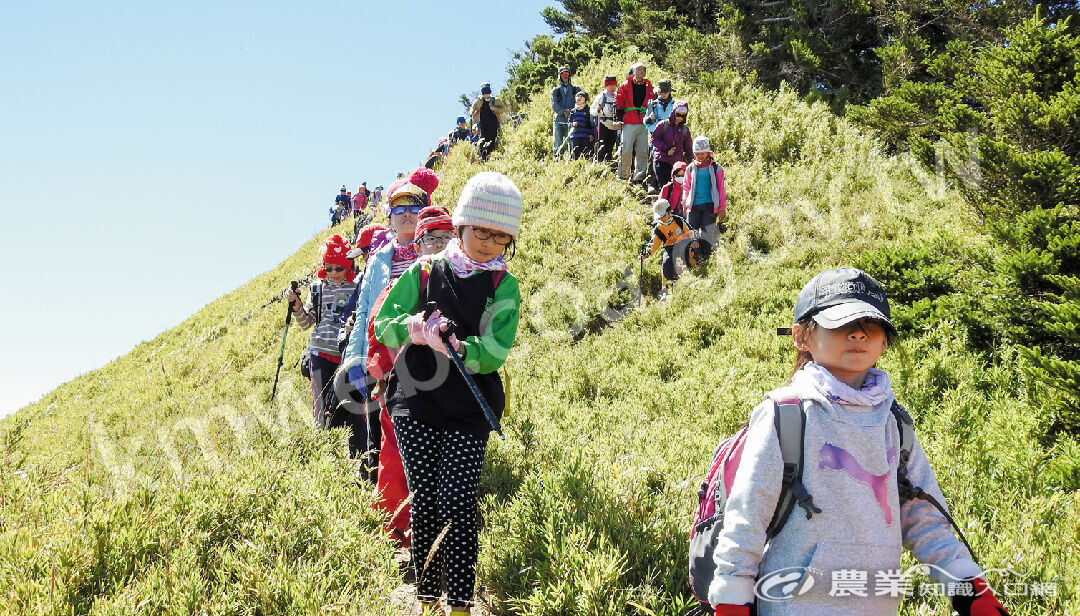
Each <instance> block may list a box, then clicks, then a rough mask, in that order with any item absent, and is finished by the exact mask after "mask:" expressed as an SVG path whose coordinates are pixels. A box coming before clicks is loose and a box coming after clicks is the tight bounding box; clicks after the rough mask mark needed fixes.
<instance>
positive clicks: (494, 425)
mask: <svg viewBox="0 0 1080 616" xmlns="http://www.w3.org/2000/svg"><path fill="white" fill-rule="evenodd" d="M438 308H439V306H438V304H436V303H435V302H428V304H427V309H426V310H425V311H424V317H425V318H426V317H429V316H431V313H433V312H435V311H436V310H438ZM453 330H454V328H453V327H452V326H451V327H448V328H447V331H445V332H442V339H443V342H444V343H445V344H446V351H447V353H449V354H450V360H451V361H453V362H454V365H455V366H457V369H458V371H459V372H461V376H462V378H464V379H465V384H466V385H468V386H469V391H471V392H472V394H473V396H475V397H476V401H477V402H478V403H480V410H482V411H484V417H485V418H486V419H487V421H488V424H490V425H491V429H492V430H494V431H495V433H496V434H498V435H499V438H501V439H503V440H504V441H505V440H506V435H505V434H503V431H502V424H500V423H499V418H498V417H496V416H495V411H493V410H491V405H489V404H488V401H487V400H486V399H484V394H482V393H480V388H479V387H477V386H476V381H474V380H473V378H472V376H471V375H470V374H469V371H468V370H466V369H465V364H464V363H462V361H461V356H460V355H458V354H457V351H456V350H455V349H454V345H452V344H450V334H451V333H453Z"/></svg>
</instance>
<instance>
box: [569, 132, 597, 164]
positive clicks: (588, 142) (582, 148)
mask: <svg viewBox="0 0 1080 616" xmlns="http://www.w3.org/2000/svg"><path fill="white" fill-rule="evenodd" d="M589 154H592V139H590V138H589V137H575V138H573V139H571V140H570V158H572V159H574V158H586V157H588V156H589Z"/></svg>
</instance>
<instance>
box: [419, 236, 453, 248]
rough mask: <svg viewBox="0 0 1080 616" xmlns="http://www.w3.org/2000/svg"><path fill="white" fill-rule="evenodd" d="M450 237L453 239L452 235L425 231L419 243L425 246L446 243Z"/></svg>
mask: <svg viewBox="0 0 1080 616" xmlns="http://www.w3.org/2000/svg"><path fill="white" fill-rule="evenodd" d="M452 239H454V236H453V235H431V234H430V233H425V234H424V237H422V238H420V243H421V244H423V245H425V246H435V245H437V244H446V243H448V242H449V241H450V240H452Z"/></svg>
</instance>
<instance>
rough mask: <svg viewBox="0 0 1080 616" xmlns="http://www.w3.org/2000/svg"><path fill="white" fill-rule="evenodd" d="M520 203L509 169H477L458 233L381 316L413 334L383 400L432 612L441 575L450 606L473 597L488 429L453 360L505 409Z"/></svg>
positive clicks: (391, 327)
mask: <svg viewBox="0 0 1080 616" xmlns="http://www.w3.org/2000/svg"><path fill="white" fill-rule="evenodd" d="M521 208H522V200H521V192H520V191H519V190H518V188H517V186H515V185H514V183H513V182H512V181H511V180H510V179H509V178H507V177H506V176H505V175H503V174H501V173H496V172H493V171H485V172H482V173H478V174H477V175H475V176H473V177H472V178H471V179H470V180H469V181H468V182H467V183H466V184H465V187H464V189H462V192H461V196H460V198H459V199H458V202H457V207H456V208H455V209H454V215H453V224H454V226H455V227H457V229H458V233H459V235H460V236H461V239H460V240H452V241H451V242H450V244H449V245H448V246H447V247H446V250H445V251H443V252H442V253H441V254H439V255H436V256H435V257H433V258H432V259H431V260H430V261H420V262H418V263H416V264H415V265H413V266H412V267H410V268H409V270H408V271H407V272H406V273H405V274H404V275H403V276H402V277H401V279H400V280H398V282H397V284H395V285H394V287H393V288H392V289H391V290H390V293H389V295H388V296H387V298H386V302H385V303H383V306H382V309H381V310H380V311H379V314H378V316H376V318H375V333H376V336H377V337H378V339H379V340H380V341H381V342H383V343H384V344H386V345H387V346H390V347H402V346H405V345H406V344H407V343H410V342H411V344H409V345H408V346H405V348H404V349H403V350H402V352H401V355H400V356H399V357H398V359H397V362H396V363H395V368H394V371H393V372H392V373H391V374H390V378H389V381H388V383H387V396H386V398H387V408H388V409H389V410H390V414H391V416H392V417H393V421H394V430H395V433H396V434H397V438H398V445H399V447H400V449H401V457H402V460H403V462H404V463H405V475H406V478H407V480H408V486H409V491H410V492H411V493H412V516H411V525H412V562H413V566H414V567H415V571H416V596H417V598H418V599H419V600H420V602H421V605H422V606H423V608H425V609H429V610H434V609H436V606H435V603H436V601H438V599H439V596H440V595H441V590H440V588H441V587H442V585H443V584H444V583H445V586H446V596H447V603H448V604H449V607H450V609H451V613H457V614H467V613H469V606H470V605H471V604H472V601H473V592H474V587H475V583H476V559H477V552H478V548H479V541H478V535H477V517H478V515H477V514H478V509H479V507H478V491H479V486H480V470H481V467H482V466H483V462H484V450H485V448H486V446H487V439H488V434H489V432H490V431H491V425H490V424H489V423H488V420H487V419H486V418H485V415H484V413H483V411H482V406H481V404H480V402H479V399H478V397H477V396H476V395H474V393H473V391H472V390H471V389H470V388H469V384H468V383H467V381H466V380H465V378H466V377H465V376H463V373H462V371H461V370H458V369H457V368H456V367H455V366H453V365H451V364H450V360H448V359H447V356H448V355H450V354H451V353H456V354H457V355H458V356H460V358H461V361H462V362H464V368H467V369H468V372H469V373H470V374H471V379H472V380H473V381H474V382H475V386H476V387H477V388H478V389H479V391H480V392H481V393H480V395H482V396H483V397H484V399H485V400H486V402H487V404H489V405H490V407H491V410H492V411H493V412H494V414H495V415H496V416H498V415H501V414H502V412H503V408H504V406H505V392H504V390H503V385H502V381H501V380H500V378H499V374H498V369H499V367H501V366H502V364H503V362H504V361H506V357H507V355H508V354H509V352H510V348H511V347H512V346H513V344H514V338H515V336H516V333H517V324H518V314H519V306H520V303H521V297H520V293H519V287H518V281H517V279H516V278H515V277H514V276H513V275H512V274H510V273H509V272H508V271H507V264H506V260H505V258H504V256H503V255H504V253H505V252H506V251H507V250H508V249H509V250H510V251H511V254H512V252H513V244H514V241H515V238H516V237H517V235H518V229H519V227H520V224H521ZM431 304H434V307H433V308H434V309H430V308H429V306H430V305H431ZM451 349H453V350H451ZM442 375H446V376H445V377H443V376H442ZM432 383H437V384H436V385H435V386H434V387H432V385H431V384H432Z"/></svg>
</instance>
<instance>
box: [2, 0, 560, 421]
mask: <svg viewBox="0 0 1080 616" xmlns="http://www.w3.org/2000/svg"><path fill="white" fill-rule="evenodd" d="M549 4H554V2H552V1H551V0H545V1H538V2H537V1H531V0H526V1H523V2H515V3H512V4H495V5H492V4H458V3H446V2H428V1H420V2H411V3H394V2H380V3H371V2H311V3H296V2H289V3H285V2H258V3H256V2H186V3H147V2H100V3H85V2H78V3H76V2H48V1H42V2H24V3H8V4H7V5H5V6H4V7H3V8H0V58H2V60H0V169H2V172H0V276H2V280H3V286H4V287H5V288H6V293H4V296H5V299H4V300H2V301H0V416H2V415H4V414H7V413H10V412H12V411H14V410H16V409H17V408H19V407H21V406H23V405H24V404H27V403H29V402H31V401H33V400H36V399H37V398H39V397H40V396H41V395H43V394H45V393H47V392H48V391H50V390H52V389H53V388H55V387H56V386H57V385H59V384H61V383H63V382H65V381H67V380H70V379H71V378H73V377H75V376H77V375H79V374H81V373H84V372H87V371H89V370H92V369H94V368H98V367H100V366H103V365H104V364H106V363H108V362H109V361H111V360H112V359H114V358H116V357H118V356H120V355H123V354H124V353H126V352H127V351H128V350H130V349H131V348H132V347H133V346H134V345H135V344H137V343H138V342H140V341H143V340H147V339H150V338H152V337H153V336H155V335H156V334H158V333H160V332H162V331H164V330H166V329H168V328H170V327H172V326H174V325H176V324H178V323H179V322H180V321H182V320H183V319H185V318H186V317H187V316H189V315H190V314H192V313H193V312H195V311H197V310H198V309H199V308H201V307H202V306H204V305H206V304H207V303H208V302H210V301H211V300H213V299H214V298H215V297H218V296H219V295H221V294H223V293H225V292H228V291H230V290H232V289H234V288H236V287H237V286H239V285H241V284H243V283H244V282H246V281H248V280H250V279H251V278H253V277H255V276H256V275H258V274H260V273H261V272H264V271H266V270H268V269H270V268H271V267H273V266H274V265H275V264H276V263H277V262H279V261H280V260H281V259H282V258H284V257H285V256H287V255H289V254H291V253H292V252H294V251H295V250H296V249H297V247H299V245H300V244H302V243H303V242H304V241H305V240H306V239H307V238H309V237H310V236H311V235H312V234H313V233H315V232H316V231H317V230H318V229H320V228H322V227H324V226H325V222H326V210H327V207H328V206H329V203H330V202H331V201H332V199H333V196H334V195H335V194H336V193H337V189H338V188H339V187H340V186H341V185H342V184H347V185H348V186H349V187H350V189H355V187H356V186H357V185H359V184H360V182H361V181H367V182H368V185H369V186H374V185H375V184H379V183H382V184H384V185H385V184H389V182H390V180H391V179H392V178H393V175H394V173H395V172H396V171H398V170H404V169H411V168H413V167H415V166H417V165H418V164H420V163H421V160H422V158H423V157H424V156H425V155H426V154H427V152H428V151H429V150H430V149H431V148H432V147H433V145H434V143H435V141H436V140H437V139H438V138H439V137H440V136H442V135H444V134H445V133H446V132H447V131H448V130H450V128H452V127H453V121H454V118H455V117H456V116H457V115H460V114H461V111H462V110H461V106H460V103H459V102H458V98H459V96H460V94H461V93H463V92H474V91H476V90H477V89H478V88H479V85H480V83H481V82H482V81H491V82H492V84H493V85H494V86H495V87H496V89H497V88H499V87H501V86H502V85H503V83H504V80H505V77H506V70H505V69H506V64H507V62H508V61H509V59H510V56H511V53H512V52H513V51H515V50H519V49H522V48H523V47H524V42H525V41H526V40H527V39H529V38H531V37H532V36H533V35H535V34H538V33H542V32H546V31H547V27H546V26H545V24H544V23H543V20H542V19H541V17H540V10H541V9H542V8H543V7H544V6H546V5H549ZM493 8H494V9H495V10H493Z"/></svg>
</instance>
